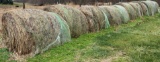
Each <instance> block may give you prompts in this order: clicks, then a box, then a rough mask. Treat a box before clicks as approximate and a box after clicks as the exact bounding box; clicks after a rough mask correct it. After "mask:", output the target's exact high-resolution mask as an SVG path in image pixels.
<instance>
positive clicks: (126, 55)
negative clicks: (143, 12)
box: [0, 14, 160, 62]
mask: <svg viewBox="0 0 160 62" xmlns="http://www.w3.org/2000/svg"><path fill="white" fill-rule="evenodd" d="M9 54H10V53H8V52H7V50H6V49H0V61H2V62H4V61H8V60H7V59H8V58H9V57H8V56H9ZM27 61H28V62H160V14H156V15H155V16H144V17H142V18H138V19H136V20H132V22H129V23H128V24H122V25H120V26H116V27H111V28H108V29H105V30H102V31H100V32H97V33H89V34H84V35H81V36H80V37H79V38H76V39H72V41H71V42H68V43H66V44H64V45H62V46H58V47H55V48H52V49H50V50H48V51H46V52H44V53H42V54H39V55H36V56H35V57H33V58H29V59H27Z"/></svg>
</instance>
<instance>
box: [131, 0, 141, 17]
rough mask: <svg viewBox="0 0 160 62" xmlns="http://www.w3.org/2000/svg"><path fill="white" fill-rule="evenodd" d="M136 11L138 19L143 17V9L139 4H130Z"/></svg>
mask: <svg viewBox="0 0 160 62" xmlns="http://www.w3.org/2000/svg"><path fill="white" fill-rule="evenodd" d="M129 4H130V5H131V6H132V7H133V8H134V9H135V10H136V14H137V16H138V17H141V16H142V15H143V12H142V8H141V6H140V5H139V4H138V3H134V2H130V3H129Z"/></svg>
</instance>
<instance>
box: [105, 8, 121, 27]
mask: <svg viewBox="0 0 160 62" xmlns="http://www.w3.org/2000/svg"><path fill="white" fill-rule="evenodd" d="M104 8H105V9H106V11H108V13H109V17H108V19H109V22H110V25H112V26H116V25H120V24H122V16H121V14H120V11H119V10H118V9H117V8H116V7H114V6H105V7H104Z"/></svg>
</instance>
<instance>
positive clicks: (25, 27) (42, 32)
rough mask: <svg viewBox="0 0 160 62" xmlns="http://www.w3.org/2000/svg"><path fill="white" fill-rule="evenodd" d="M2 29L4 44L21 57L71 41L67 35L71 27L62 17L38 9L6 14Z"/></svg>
mask: <svg viewBox="0 0 160 62" xmlns="http://www.w3.org/2000/svg"><path fill="white" fill-rule="evenodd" d="M2 27H3V28H2V33H3V43H5V45H6V46H7V48H8V49H9V51H11V52H16V53H18V54H19V55H25V54H30V53H32V54H38V53H43V52H44V51H46V50H48V49H49V48H51V47H54V46H57V45H60V44H61V43H63V42H66V41H70V40H71V38H70V34H66V33H70V31H69V27H68V25H67V23H66V22H65V21H64V20H63V19H62V18H61V17H60V16H58V15H56V14H55V13H49V12H45V11H42V10H37V9H25V10H12V11H9V12H6V13H4V14H3V16H2ZM63 32H64V33H63ZM68 36H69V37H68ZM65 37H66V38H65Z"/></svg>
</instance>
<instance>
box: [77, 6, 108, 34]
mask: <svg viewBox="0 0 160 62" xmlns="http://www.w3.org/2000/svg"><path fill="white" fill-rule="evenodd" d="M80 10H81V11H82V12H83V13H84V14H85V16H86V18H87V21H88V23H89V31H90V32H97V31H99V30H101V29H104V28H105V19H106V18H105V16H104V14H103V12H102V11H101V10H99V8H98V7H95V6H81V8H80Z"/></svg>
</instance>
